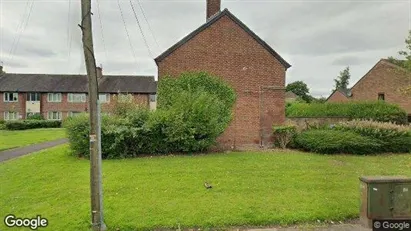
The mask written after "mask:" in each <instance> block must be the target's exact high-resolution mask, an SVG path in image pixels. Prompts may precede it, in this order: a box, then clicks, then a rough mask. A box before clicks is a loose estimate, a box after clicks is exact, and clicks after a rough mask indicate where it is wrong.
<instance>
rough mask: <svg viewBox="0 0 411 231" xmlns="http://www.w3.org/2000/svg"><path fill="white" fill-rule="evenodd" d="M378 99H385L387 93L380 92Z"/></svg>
mask: <svg viewBox="0 0 411 231" xmlns="http://www.w3.org/2000/svg"><path fill="white" fill-rule="evenodd" d="M378 100H382V101H384V100H385V94H384V93H378Z"/></svg>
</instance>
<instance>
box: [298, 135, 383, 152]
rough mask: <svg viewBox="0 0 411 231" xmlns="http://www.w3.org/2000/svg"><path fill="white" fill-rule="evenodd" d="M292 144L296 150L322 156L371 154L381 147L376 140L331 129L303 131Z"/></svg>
mask: <svg viewBox="0 0 411 231" xmlns="http://www.w3.org/2000/svg"><path fill="white" fill-rule="evenodd" d="M294 142H295V145H296V147H297V148H300V149H303V150H305V151H310V152H317V153H324V154H335V153H347V154H371V153H377V152H379V151H380V148H381V146H382V145H381V143H380V142H379V141H378V140H377V139H374V138H371V137H365V136H361V135H360V134H357V133H355V132H352V131H338V130H332V129H312V130H307V131H304V132H302V133H300V134H298V135H297V136H296V138H295V140H294Z"/></svg>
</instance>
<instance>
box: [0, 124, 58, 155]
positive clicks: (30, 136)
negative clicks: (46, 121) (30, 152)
mask: <svg viewBox="0 0 411 231" xmlns="http://www.w3.org/2000/svg"><path fill="white" fill-rule="evenodd" d="M64 137H66V134H65V131H64V129H63V128H47V129H46V128H45V129H30V130H22V131H8V130H0V151H1V150H5V149H10V148H17V147H22V146H27V145H30V144H37V143H41V142H46V141H50V140H57V139H60V138H64Z"/></svg>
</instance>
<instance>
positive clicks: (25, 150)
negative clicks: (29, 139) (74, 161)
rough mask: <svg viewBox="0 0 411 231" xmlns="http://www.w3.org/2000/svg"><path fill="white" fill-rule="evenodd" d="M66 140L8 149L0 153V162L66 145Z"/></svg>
mask: <svg viewBox="0 0 411 231" xmlns="http://www.w3.org/2000/svg"><path fill="white" fill-rule="evenodd" d="M67 142H68V139H66V138H63V139H59V140H53V141H48V142H44V143H39V144H33V145H30V146H26V147H21V148H14V149H9V150H5V151H2V152H0V162H2V161H6V160H9V159H12V158H16V157H19V156H23V155H26V154H29V153H32V152H37V151H40V150H43V149H46V148H51V147H54V146H57V145H60V144H64V143H67Z"/></svg>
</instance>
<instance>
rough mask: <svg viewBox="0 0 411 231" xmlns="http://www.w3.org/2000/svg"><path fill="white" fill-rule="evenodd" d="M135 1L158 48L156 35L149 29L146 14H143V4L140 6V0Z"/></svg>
mask: <svg viewBox="0 0 411 231" xmlns="http://www.w3.org/2000/svg"><path fill="white" fill-rule="evenodd" d="M137 3H138V5H139V7H140V10H141V13H143V17H144V20H145V21H146V23H147V25H148V29H149V31H150V33H151V36H153V39H154V42H155V43H156V45H157V48H160V46H159V45H158V42H157V39H156V37H155V36H154V33H153V30H152V29H151V26H150V23H149V22H148V20H147V17H146V14H145V12H144V9H143V6H142V4H141V2H140V0H137Z"/></svg>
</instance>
